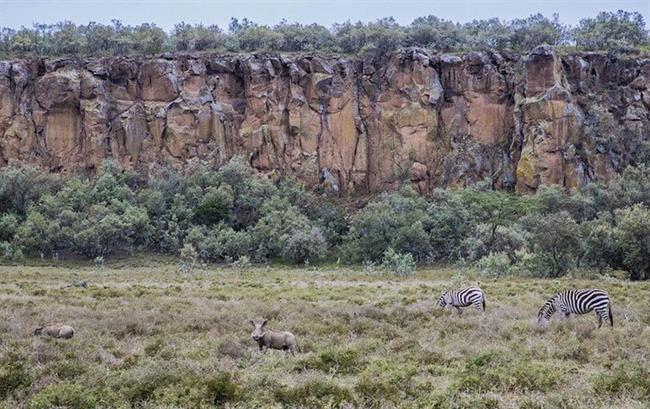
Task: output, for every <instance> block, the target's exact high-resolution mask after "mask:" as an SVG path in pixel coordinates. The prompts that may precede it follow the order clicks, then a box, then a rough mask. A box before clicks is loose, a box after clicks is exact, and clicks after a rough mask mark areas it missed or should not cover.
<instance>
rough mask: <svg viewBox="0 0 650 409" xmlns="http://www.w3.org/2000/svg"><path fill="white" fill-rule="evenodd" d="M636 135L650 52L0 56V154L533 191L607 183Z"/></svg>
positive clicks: (56, 167) (336, 183)
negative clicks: (237, 160) (233, 163)
mask: <svg viewBox="0 0 650 409" xmlns="http://www.w3.org/2000/svg"><path fill="white" fill-rule="evenodd" d="M649 144H650V61H648V60H645V59H640V58H633V57H615V56H611V55H604V54H596V53H583V54H575V55H569V56H564V57H559V56H558V55H557V54H556V53H555V52H554V50H553V49H552V48H549V47H546V46H540V47H537V48H536V49H534V50H533V51H531V53H530V54H528V55H525V56H517V55H512V54H511V53H504V54H503V55H501V54H497V53H495V52H486V53H477V52H473V53H468V54H465V55H463V56H451V55H431V54H429V53H427V52H426V51H424V50H420V49H405V50H401V51H398V52H395V53H393V54H390V55H383V56H377V57H368V58H358V59H347V58H338V57H327V58H325V57H320V56H316V55H304V56H285V55H255V54H254V55H239V56H237V55H235V56H232V55H229V56H224V55H200V56H192V55H183V56H169V55H165V56H160V57H158V58H136V57H128V58H127V57H119V58H106V59H88V60H77V59H33V60H14V61H1V62H0V166H6V165H7V164H9V163H12V162H16V161H21V162H28V163H33V164H37V165H40V166H43V167H45V168H47V169H49V170H51V171H54V172H82V173H90V174H92V173H94V172H96V170H97V169H98V167H99V166H100V165H101V163H102V161H104V160H105V159H107V158H111V159H113V160H115V161H118V162H119V163H120V164H121V165H122V166H125V167H127V168H131V169H135V170H139V171H142V172H145V173H147V172H150V171H152V170H154V169H156V168H160V167H171V168H176V169H180V168H183V167H184V166H188V164H192V163H197V162H200V163H204V164H207V165H209V166H213V167H218V166H220V165H222V164H224V163H225V162H226V161H228V160H229V159H230V158H231V157H233V156H234V155H240V156H243V157H245V158H246V159H247V160H248V161H249V162H250V164H251V166H253V168H254V169H256V170H257V171H258V172H260V173H263V174H265V175H268V176H269V177H280V176H282V175H294V176H296V177H298V178H300V179H301V180H303V181H305V182H306V184H307V185H308V186H317V185H323V186H326V187H327V190H328V191H330V192H332V193H335V194H339V195H345V194H349V193H365V192H370V191H379V190H383V189H391V188H394V187H396V186H397V185H399V184H402V183H410V184H412V185H413V186H414V187H415V188H416V189H417V190H418V191H419V192H420V193H422V194H427V193H430V192H432V190H433V189H434V188H436V187H444V186H464V185H467V184H470V183H473V182H476V181H479V180H482V179H484V178H490V179H491V180H492V181H493V183H494V185H495V187H497V188H501V189H516V190H517V191H520V192H523V193H532V192H535V191H536V190H537V188H538V187H539V186H541V185H547V184H559V185H561V186H565V187H567V188H575V187H578V186H581V185H583V184H585V183H588V182H589V181H593V180H609V179H610V178H612V177H613V176H614V175H615V174H616V173H618V172H620V171H621V170H622V169H623V168H624V167H625V166H626V165H628V164H631V163H632V164H634V163H637V162H638V161H639V160H640V155H643V154H644V152H645V154H648V152H649V151H650V149H649V148H648V145H649Z"/></svg>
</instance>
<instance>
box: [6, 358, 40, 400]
mask: <svg viewBox="0 0 650 409" xmlns="http://www.w3.org/2000/svg"><path fill="white" fill-rule="evenodd" d="M31 383H32V376H31V373H30V371H29V367H28V366H27V364H26V362H25V360H24V359H23V357H21V356H18V355H15V354H11V353H10V354H8V355H6V356H5V357H4V358H3V359H2V363H1V364H0V399H5V398H7V397H9V396H10V395H11V394H12V393H13V392H14V391H15V390H17V389H21V388H26V387H28V386H29V385H30V384H31Z"/></svg>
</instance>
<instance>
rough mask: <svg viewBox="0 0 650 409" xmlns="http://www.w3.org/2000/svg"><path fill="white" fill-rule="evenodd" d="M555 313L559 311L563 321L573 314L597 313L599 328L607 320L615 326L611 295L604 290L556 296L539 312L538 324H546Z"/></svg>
mask: <svg viewBox="0 0 650 409" xmlns="http://www.w3.org/2000/svg"><path fill="white" fill-rule="evenodd" d="M555 311H559V312H560V317H562V318H563V319H565V318H568V317H569V315H571V314H587V313H589V312H591V311H596V316H597V317H598V328H600V327H601V326H602V325H603V320H605V319H607V320H609V325H610V326H612V327H613V326H614V320H613V318H612V305H611V303H610V301H609V295H608V294H607V292H605V291H603V290H568V291H563V292H561V293H558V294H555V295H554V296H553V297H551V299H550V300H548V301H546V303H545V304H544V306H543V307H542V308H541V309H540V310H539V313H538V314H537V323H538V324H540V325H544V324H546V323H547V322H548V320H549V319H550V318H551V316H552V315H553V314H554V313H555Z"/></svg>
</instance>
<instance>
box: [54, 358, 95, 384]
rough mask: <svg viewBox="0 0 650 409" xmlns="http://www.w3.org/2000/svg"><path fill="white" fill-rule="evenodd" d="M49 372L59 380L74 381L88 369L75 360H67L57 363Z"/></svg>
mask: <svg viewBox="0 0 650 409" xmlns="http://www.w3.org/2000/svg"><path fill="white" fill-rule="evenodd" d="M48 372H51V373H54V374H56V376H57V377H58V378H59V379H70V380H73V379H75V378H77V377H78V376H79V375H81V374H83V373H84V372H86V368H85V367H84V365H83V364H81V363H80V362H79V361H77V360H75V359H66V360H61V361H56V362H55V363H54V365H52V367H50V368H49V370H48Z"/></svg>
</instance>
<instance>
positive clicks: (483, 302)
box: [482, 294, 485, 312]
mask: <svg viewBox="0 0 650 409" xmlns="http://www.w3.org/2000/svg"><path fill="white" fill-rule="evenodd" d="M482 304H483V312H485V294H483V301H482Z"/></svg>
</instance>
